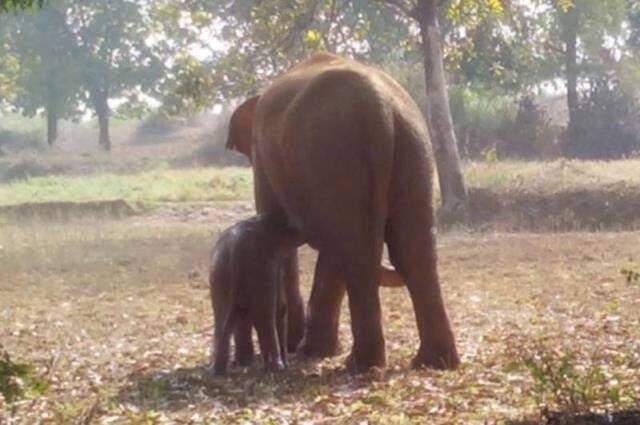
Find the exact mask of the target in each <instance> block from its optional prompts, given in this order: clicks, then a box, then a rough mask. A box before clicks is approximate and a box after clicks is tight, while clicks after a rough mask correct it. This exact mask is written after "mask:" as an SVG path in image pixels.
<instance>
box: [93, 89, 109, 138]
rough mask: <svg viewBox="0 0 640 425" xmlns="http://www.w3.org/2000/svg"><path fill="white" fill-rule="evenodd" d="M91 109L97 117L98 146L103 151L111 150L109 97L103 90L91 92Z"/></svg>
mask: <svg viewBox="0 0 640 425" xmlns="http://www.w3.org/2000/svg"><path fill="white" fill-rule="evenodd" d="M91 100H92V101H93V107H94V110H95V111H96V115H97V116H98V126H99V127H100V135H99V138H98V145H99V146H100V147H101V148H102V149H104V150H105V151H110V150H111V138H110V137H109V112H110V111H109V103H108V100H109V96H108V95H107V93H106V91H104V90H93V91H92V92H91Z"/></svg>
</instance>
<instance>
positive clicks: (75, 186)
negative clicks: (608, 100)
mask: <svg viewBox="0 0 640 425" xmlns="http://www.w3.org/2000/svg"><path fill="white" fill-rule="evenodd" d="M638 169H640V160H639V159H632V160H622V161H610V162H601V161H569V160H557V161H552V162H543V161H537V162H533V161H532V162H522V161H496V162H468V163H465V164H464V173H465V179H466V183H467V186H468V187H469V188H486V189H491V190H493V191H494V192H498V193H510V192H512V191H520V190H524V191H530V192H537V193H540V194H545V193H548V194H550V195H551V194H554V193H557V192H560V191H565V190H576V189H582V190H585V189H586V190H594V189H598V188H603V187H611V186H612V185H615V187H617V188H619V190H623V189H624V188H637V187H640V173H638V172H637V170H638ZM252 181H253V176H252V173H251V169H250V168H242V167H228V168H201V169H183V170H171V169H156V170H152V171H146V172H143V173H140V174H132V175H118V174H96V175H90V176H47V177H34V178H31V179H29V180H26V181H21V182H15V183H9V184H5V185H0V205H15V204H21V203H25V202H51V201H71V202H81V201H100V200H110V199H124V200H125V201H127V202H130V203H138V204H144V205H154V204H157V203H164V202H211V201H229V200H250V199H252V198H253V183H252ZM436 184H437V182H436ZM435 194H436V202H438V200H439V191H438V190H436V191H435Z"/></svg>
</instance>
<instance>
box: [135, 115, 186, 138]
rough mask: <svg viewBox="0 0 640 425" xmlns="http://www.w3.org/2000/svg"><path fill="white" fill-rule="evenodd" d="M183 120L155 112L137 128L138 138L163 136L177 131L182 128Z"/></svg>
mask: <svg viewBox="0 0 640 425" xmlns="http://www.w3.org/2000/svg"><path fill="white" fill-rule="evenodd" d="M183 125H184V124H183V120H182V119H181V118H178V117H171V116H169V115H167V114H165V113H163V112H162V111H157V112H154V113H152V114H151V115H149V116H148V117H147V118H145V119H144V120H143V121H142V122H141V123H140V125H139V126H138V128H137V129H136V135H137V136H138V137H142V138H147V137H157V136H165V135H167V134H171V133H173V132H175V131H177V130H179V129H180V128H181V127H182V126H183Z"/></svg>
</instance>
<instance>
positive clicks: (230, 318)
mask: <svg viewBox="0 0 640 425" xmlns="http://www.w3.org/2000/svg"><path fill="white" fill-rule="evenodd" d="M236 318H237V313H236V311H234V310H233V309H232V310H231V311H230V312H229V314H228V315H227V318H226V320H225V321H224V325H223V327H222V333H221V335H220V336H219V337H218V336H217V335H216V339H215V344H216V347H215V358H214V362H213V373H214V374H215V375H224V374H225V373H226V372H227V364H228V363H229V344H230V342H231V334H232V333H233V328H234V326H235V322H236Z"/></svg>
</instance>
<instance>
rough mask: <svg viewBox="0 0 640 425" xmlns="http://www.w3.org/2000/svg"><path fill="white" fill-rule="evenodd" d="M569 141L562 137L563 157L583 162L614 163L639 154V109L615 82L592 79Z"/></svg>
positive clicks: (606, 78)
mask: <svg viewBox="0 0 640 425" xmlns="http://www.w3.org/2000/svg"><path fill="white" fill-rule="evenodd" d="M576 115H577V116H576V122H575V129H576V130H575V131H576V135H575V137H573V138H569V137H567V134H565V140H566V141H565V143H564V149H563V150H564V153H565V155H566V156H568V157H572V158H583V159H617V158H624V157H629V156H633V155H634V154H638V153H640V128H638V120H639V119H640V105H638V104H637V102H636V101H635V100H634V99H633V98H632V97H631V96H628V95H626V94H625V93H624V92H623V90H622V89H621V87H620V84H619V82H618V81H617V80H613V79H611V78H609V77H602V78H596V79H592V80H591V82H590V86H589V90H588V91H586V92H585V93H584V94H583V96H582V98H581V99H580V101H579V107H578V111H577V114H576Z"/></svg>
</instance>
